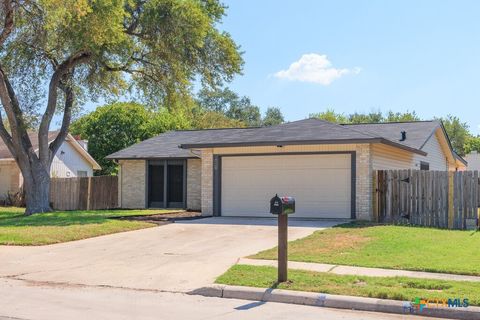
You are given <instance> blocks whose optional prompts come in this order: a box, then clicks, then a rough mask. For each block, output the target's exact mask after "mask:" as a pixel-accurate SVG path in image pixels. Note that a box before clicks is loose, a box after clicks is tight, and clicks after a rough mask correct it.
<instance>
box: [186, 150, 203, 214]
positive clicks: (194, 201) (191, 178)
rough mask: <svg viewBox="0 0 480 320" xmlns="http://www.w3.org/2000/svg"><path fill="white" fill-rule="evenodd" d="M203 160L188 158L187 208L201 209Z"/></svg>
mask: <svg viewBox="0 0 480 320" xmlns="http://www.w3.org/2000/svg"><path fill="white" fill-rule="evenodd" d="M201 181H202V160H200V159H188V160H187V209H191V210H201V206H202V205H201V197H202V194H201V192H202V182H201Z"/></svg>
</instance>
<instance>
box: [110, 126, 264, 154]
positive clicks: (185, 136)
mask: <svg viewBox="0 0 480 320" xmlns="http://www.w3.org/2000/svg"><path fill="white" fill-rule="evenodd" d="M249 130H256V128H248V129H247V128H246V129H206V130H184V131H169V132H166V133H162V134H160V135H158V136H156V137H153V138H150V139H147V140H144V141H142V142H139V143H137V144H134V145H132V146H130V147H128V148H125V149H123V150H120V151H118V152H115V153H113V154H111V155H109V156H108V157H107V159H155V158H193V157H195V156H194V155H192V153H191V152H190V151H189V150H186V149H181V148H179V146H180V145H181V144H182V143H199V142H204V141H215V140H218V139H220V138H222V137H226V136H228V137H234V136H236V135H238V134H240V132H243V131H249Z"/></svg>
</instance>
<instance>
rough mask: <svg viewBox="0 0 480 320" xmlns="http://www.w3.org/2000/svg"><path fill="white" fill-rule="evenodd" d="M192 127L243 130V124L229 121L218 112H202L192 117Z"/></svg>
mask: <svg viewBox="0 0 480 320" xmlns="http://www.w3.org/2000/svg"><path fill="white" fill-rule="evenodd" d="M192 127H193V128H195V129H217V128H243V127H245V123H243V122H242V121H240V120H235V119H230V118H228V117H227V116H225V115H224V114H223V113H220V112H215V111H202V112H199V113H197V114H196V115H195V116H194V118H193V122H192Z"/></svg>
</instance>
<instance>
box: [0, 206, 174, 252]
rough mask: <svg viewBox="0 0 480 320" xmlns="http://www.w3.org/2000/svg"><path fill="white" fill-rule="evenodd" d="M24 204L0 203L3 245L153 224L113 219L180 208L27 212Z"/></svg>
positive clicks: (30, 243)
mask: <svg viewBox="0 0 480 320" xmlns="http://www.w3.org/2000/svg"><path fill="white" fill-rule="evenodd" d="M24 210H25V209H24V208H16V207H0V244H1V245H24V246H34V245H46V244H53V243H60V242H67V241H74V240H80V239H86V238H91V237H96V236H101V235H107V234H112V233H118V232H124V231H131V230H138V229H143V228H150V227H154V226H156V224H153V223H149V222H145V221H130V220H118V219H113V218H115V217H127V216H129V217H133V216H146V215H161V214H168V213H171V212H172V211H176V212H178V210H161V209H155V210H150V209H148V210H91V211H55V212H50V213H40V214H34V215H32V216H28V217H26V216H24V215H23V212H24Z"/></svg>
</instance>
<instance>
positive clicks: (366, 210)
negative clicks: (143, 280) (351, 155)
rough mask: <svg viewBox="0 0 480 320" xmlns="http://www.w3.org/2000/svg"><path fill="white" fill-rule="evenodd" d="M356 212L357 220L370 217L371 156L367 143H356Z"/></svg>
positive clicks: (369, 218)
mask: <svg viewBox="0 0 480 320" xmlns="http://www.w3.org/2000/svg"><path fill="white" fill-rule="evenodd" d="M355 149H356V150H355V151H356V155H357V158H356V162H357V167H356V189H357V196H356V207H357V208H356V214H357V219H359V220H371V219H372V157H371V146H370V145H369V144H357V145H356V148H355Z"/></svg>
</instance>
